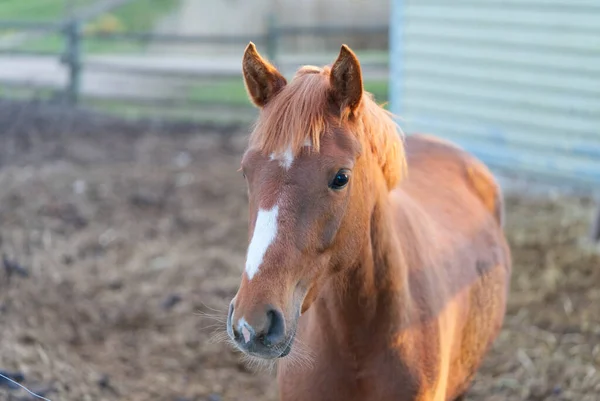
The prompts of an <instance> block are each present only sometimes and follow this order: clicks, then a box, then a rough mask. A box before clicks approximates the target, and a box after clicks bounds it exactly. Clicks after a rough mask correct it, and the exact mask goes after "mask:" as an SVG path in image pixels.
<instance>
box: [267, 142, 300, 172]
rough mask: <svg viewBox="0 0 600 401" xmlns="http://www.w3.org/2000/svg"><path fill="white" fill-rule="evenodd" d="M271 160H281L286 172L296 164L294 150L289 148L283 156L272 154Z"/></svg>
mask: <svg viewBox="0 0 600 401" xmlns="http://www.w3.org/2000/svg"><path fill="white" fill-rule="evenodd" d="M269 159H270V160H279V165H280V166H281V167H283V168H284V169H286V170H289V168H290V167H292V163H294V154H293V153H292V148H291V147H290V148H288V149H287V150H286V151H285V152H283V153H282V154H275V153H271V155H270V156H269Z"/></svg>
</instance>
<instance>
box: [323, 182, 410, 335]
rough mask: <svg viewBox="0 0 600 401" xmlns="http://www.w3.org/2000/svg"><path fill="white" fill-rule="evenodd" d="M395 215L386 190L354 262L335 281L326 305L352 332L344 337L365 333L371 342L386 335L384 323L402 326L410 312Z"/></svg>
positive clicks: (406, 264) (406, 278) (372, 214)
mask: <svg viewBox="0 0 600 401" xmlns="http://www.w3.org/2000/svg"><path fill="white" fill-rule="evenodd" d="M397 219H398V216H396V215H394V214H393V213H392V209H391V206H390V199H389V194H388V193H387V191H385V192H384V193H382V194H381V196H379V197H378V199H377V200H376V202H375V205H374V207H373V210H372V213H371V219H370V224H369V231H368V235H367V237H366V238H365V241H364V243H365V246H364V247H363V251H362V252H361V256H360V258H359V260H358V261H357V263H356V264H355V266H353V267H352V268H349V269H346V270H345V271H344V272H342V273H340V277H338V278H337V279H336V280H335V281H334V284H333V286H334V288H332V289H331V292H330V293H331V294H335V295H332V297H331V299H330V300H329V302H328V308H327V309H329V312H330V313H331V315H332V316H330V318H332V319H335V320H338V323H339V324H340V325H341V327H345V328H346V330H351V331H354V332H347V333H343V335H344V336H345V337H355V338H361V337H362V336H361V332H362V331H364V336H365V337H364V338H365V341H370V342H372V341H373V340H374V339H373V333H374V332H379V333H382V334H384V333H387V330H386V328H387V327H389V326H396V327H397V326H398V325H399V324H400V325H402V324H403V323H404V322H406V321H407V320H408V318H409V315H410V314H411V302H410V293H409V291H410V288H409V287H408V261H407V259H406V255H405V252H404V251H403V249H402V247H401V242H400V241H399V240H398V234H397V230H396V229H395V228H394V224H395V223H394V221H397ZM407 222H408V220H407ZM339 320H343V321H339ZM343 341H348V338H345V339H343ZM352 342H353V341H350V343H352Z"/></svg>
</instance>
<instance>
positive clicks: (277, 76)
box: [242, 42, 287, 107]
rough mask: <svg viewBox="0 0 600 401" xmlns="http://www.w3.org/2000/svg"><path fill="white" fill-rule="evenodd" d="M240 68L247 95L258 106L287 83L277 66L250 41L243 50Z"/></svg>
mask: <svg viewBox="0 0 600 401" xmlns="http://www.w3.org/2000/svg"><path fill="white" fill-rule="evenodd" d="M242 70H243V73H244V83H245V85H246V90H247V91H248V95H249V96H250V99H252V102H253V103H254V104H255V105H256V106H258V107H264V106H265V105H266V104H267V103H269V101H271V99H273V97H274V96H275V95H276V94H277V93H278V92H279V91H280V90H281V89H283V87H284V86H285V85H286V84H287V81H286V80H285V78H284V76H283V75H281V73H280V72H279V71H277V68H275V67H274V66H273V65H272V64H271V63H269V62H268V61H267V60H265V59H264V58H262V57H261V55H260V54H258V52H257V51H256V46H254V43H252V42H250V43H249V44H248V46H246V50H245V51H244V59H243V61H242Z"/></svg>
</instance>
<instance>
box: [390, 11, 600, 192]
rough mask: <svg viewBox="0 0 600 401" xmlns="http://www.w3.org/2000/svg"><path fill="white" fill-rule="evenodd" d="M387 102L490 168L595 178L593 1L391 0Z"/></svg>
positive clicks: (597, 100)
mask: <svg viewBox="0 0 600 401" xmlns="http://www.w3.org/2000/svg"><path fill="white" fill-rule="evenodd" d="M391 15H392V17H391V25H390V26H391V33H390V35H391V38H390V43H391V55H390V67H391V77H390V78H391V91H390V95H391V99H390V101H391V109H392V111H393V112H394V113H396V114H397V115H399V116H400V117H401V120H400V125H401V127H402V128H403V130H404V131H405V132H406V133H407V134H410V133H412V132H416V131H421V132H423V131H425V132H429V133H433V134H436V135H439V136H441V137H444V138H448V139H451V140H453V141H455V142H457V143H458V144H459V145H461V146H463V147H464V148H466V149H467V150H470V151H472V152H473V153H475V154H476V155H477V156H478V157H480V158H481V159H483V160H484V161H485V162H486V163H487V164H488V165H490V166H491V167H492V168H494V167H495V168H499V169H508V170H514V171H517V172H522V173H529V174H534V175H537V176H540V177H541V176H544V177H546V178H551V179H554V180H560V181H566V180H569V181H572V182H575V181H577V182H579V183H583V184H584V185H590V184H591V185H598V186H599V187H600V0H392V12H391Z"/></svg>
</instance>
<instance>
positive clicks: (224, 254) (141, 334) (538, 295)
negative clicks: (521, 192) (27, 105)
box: [0, 112, 600, 401]
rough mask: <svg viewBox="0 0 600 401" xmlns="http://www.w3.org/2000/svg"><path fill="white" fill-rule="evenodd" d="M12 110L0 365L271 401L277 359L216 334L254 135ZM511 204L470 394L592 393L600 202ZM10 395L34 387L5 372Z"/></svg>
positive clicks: (598, 389) (100, 388)
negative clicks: (507, 269) (485, 352)
mask: <svg viewBox="0 0 600 401" xmlns="http://www.w3.org/2000/svg"><path fill="white" fill-rule="evenodd" d="M17 115H18V116H19V117H18V118H15V116H17ZM17 120H18V123H17V124H16V125H15V121H17ZM59 120H60V121H61V123H60V124H58V121H59ZM86 121H88V120H86ZM5 122H6V123H7V124H8V125H10V128H9V129H8V130H6V131H5V132H4V134H0V135H3V136H0V143H1V146H0V221H1V222H2V224H1V225H0V241H1V243H0V246H1V250H2V252H4V253H6V255H7V256H8V257H9V258H10V259H11V260H13V261H17V262H18V263H20V264H21V265H23V266H25V267H26V268H27V269H28V272H29V277H19V276H16V275H13V276H12V277H10V278H9V277H7V275H6V274H5V272H0V327H2V342H1V343H0V369H3V370H8V371H21V372H23V373H24V375H25V381H24V384H26V385H28V386H30V387H31V388H32V389H33V390H42V392H43V393H44V395H45V396H47V397H49V398H50V399H52V400H53V401H56V400H65V401H70V400H73V401H75V400H77V401H79V400H90V401H92V400H93V401H96V400H106V401H108V400H128V401H129V400H131V401H135V400H148V399H156V400H176V399H178V398H177V397H181V398H180V399H181V400H184V399H185V400H206V399H212V400H217V399H219V397H220V399H222V400H240V399H243V400H256V401H259V400H275V399H276V391H275V386H274V385H273V384H272V383H271V382H270V377H271V376H270V375H269V374H267V373H261V374H255V373H253V372H250V371H248V369H247V368H246V367H245V366H244V365H243V364H242V363H241V359H240V357H239V355H238V354H236V353H235V352H233V351H232V350H231V349H230V348H229V347H228V346H227V345H225V344H222V343H219V342H215V341H210V340H211V337H212V332H213V331H214V330H218V329H219V328H220V327H222V326H221V325H222V320H220V319H218V318H217V320H215V319H213V318H212V317H210V316H208V315H217V316H222V315H223V314H224V313H225V308H226V306H227V303H228V301H229V299H230V297H231V296H232V295H233V294H234V292H235V290H236V287H237V284H238V279H239V274H240V271H241V269H240V267H241V266H242V263H243V258H244V249H245V245H244V244H245V241H246V235H247V233H246V221H245V219H246V206H245V201H246V200H245V188H244V185H243V181H242V178H241V176H240V175H239V173H238V172H237V171H236V170H237V169H238V167H239V156H240V152H241V151H242V148H243V146H244V138H243V137H241V136H233V137H231V138H228V139H226V140H224V139H223V137H222V135H221V134H220V133H216V132H210V131H208V130H201V131H200V130H196V129H194V128H191V127H190V128H180V129H177V130H175V131H174V130H172V129H167V127H158V128H157V127H154V128H152V127H150V126H145V127H142V128H136V127H133V128H132V127H131V126H121V125H119V124H117V125H115V124H100V125H94V124H91V123H86V122H82V121H78V120H77V121H76V120H69V119H66V118H58V117H43V118H42V117H36V118H32V117H31V116H28V115H26V114H18V113H15V112H7V113H4V114H3V113H0V123H5ZM65 124H66V125H65ZM86 124H88V125H90V124H91V126H88V125H86ZM139 131H141V132H139ZM162 131H165V132H162ZM169 133H170V135H167V134H169ZM508 203H509V207H508V227H507V230H508V235H509V238H510V242H511V245H512V249H513V254H514V262H515V266H514V277H513V284H512V295H511V297H510V303H509V309H508V316H507V318H506V323H505V327H504V330H503V331H502V333H501V335H500V337H499V339H498V341H497V342H496V344H495V347H494V349H493V350H492V352H491V353H490V355H489V357H488V358H487V360H486V363H485V365H484V366H483V368H482V369H481V372H480V374H479V375H478V377H477V379H476V382H475V383H474V386H473V388H472V390H471V392H470V395H469V398H468V399H469V400H473V401H475V400H486V401H487V400H489V401H496V400H498V401H499V400H532V401H534V400H552V401H558V400H570V401H592V400H596V399H597V398H598V397H597V394H599V393H600V374H599V373H598V371H599V370H600V345H599V344H600V308H598V307H597V305H598V302H599V301H600V286H599V285H598V284H599V283H600V256H599V253H598V252H597V249H595V248H593V247H591V246H589V245H587V244H585V242H584V241H583V240H582V238H584V237H585V234H586V232H587V229H588V223H589V219H590V218H591V215H592V208H591V205H590V204H589V203H588V202H587V201H585V200H580V199H576V198H556V199H545V200H535V199H519V198H510V199H509V202H508ZM9 393H11V394H15V395H17V394H23V393H18V392H17V391H15V390H9V389H7V388H6V387H2V386H0V398H2V399H6V397H7V394H9ZM210 397H212V398H210Z"/></svg>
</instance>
